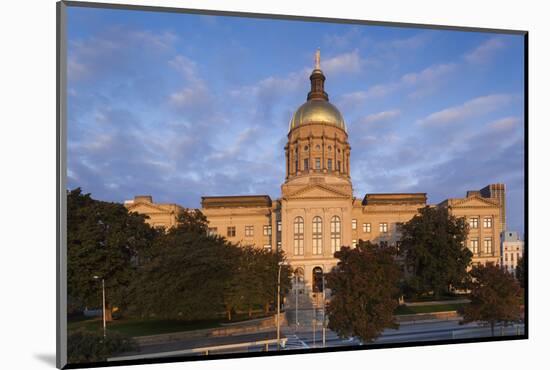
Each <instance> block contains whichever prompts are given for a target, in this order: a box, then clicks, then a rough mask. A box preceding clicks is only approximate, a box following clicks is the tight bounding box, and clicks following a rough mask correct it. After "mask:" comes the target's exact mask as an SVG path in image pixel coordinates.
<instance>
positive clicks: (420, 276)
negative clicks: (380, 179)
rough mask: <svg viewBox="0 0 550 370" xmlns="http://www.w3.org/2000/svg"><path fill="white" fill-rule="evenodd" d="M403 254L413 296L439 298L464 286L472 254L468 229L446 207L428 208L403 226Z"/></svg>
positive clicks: (461, 220) (408, 286)
mask: <svg viewBox="0 0 550 370" xmlns="http://www.w3.org/2000/svg"><path fill="white" fill-rule="evenodd" d="M400 231H401V253H402V255H403V256H404V261H405V265H406V266H407V270H408V271H409V272H411V275H410V276H409V277H408V279H407V284H406V286H407V288H408V289H409V291H411V292H412V293H413V294H433V295H435V296H436V297H437V296H439V295H441V294H442V293H444V292H448V291H449V289H450V287H455V288H456V287H461V286H463V284H464V283H465V281H466V279H467V276H468V273H467V268H468V266H469V265H470V262H471V259H472V253H471V252H470V250H469V249H468V248H467V247H466V237H467V233H468V225H467V224H466V221H465V220H464V219H463V218H457V217H454V216H452V215H450V214H449V212H448V210H447V209H446V208H443V207H425V208H422V209H420V211H419V214H418V215H416V216H414V217H413V218H412V219H411V220H410V221H409V222H406V223H404V224H402V225H401V228H400Z"/></svg>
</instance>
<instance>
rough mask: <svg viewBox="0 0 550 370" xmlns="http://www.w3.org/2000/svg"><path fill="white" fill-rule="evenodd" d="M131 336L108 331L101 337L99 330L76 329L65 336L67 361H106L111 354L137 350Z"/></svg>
mask: <svg viewBox="0 0 550 370" xmlns="http://www.w3.org/2000/svg"><path fill="white" fill-rule="evenodd" d="M137 348H138V347H137V344H136V342H135V341H134V339H133V338H131V337H127V336H124V335H122V334H119V333H109V334H108V335H107V337H105V338H104V337H103V334H102V333H101V332H95V331H87V330H84V329H79V330H76V331H74V332H72V333H70V334H69V336H68V338H67V357H68V362H69V363H80V362H101V361H106V360H107V358H108V357H111V356H112V355H113V354H116V353H120V352H125V351H132V350H137Z"/></svg>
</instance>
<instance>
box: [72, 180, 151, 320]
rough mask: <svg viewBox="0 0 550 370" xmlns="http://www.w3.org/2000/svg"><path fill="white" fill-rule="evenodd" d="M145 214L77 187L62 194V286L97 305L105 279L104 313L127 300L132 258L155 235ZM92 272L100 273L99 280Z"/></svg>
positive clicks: (74, 296) (133, 266) (132, 274)
mask: <svg viewBox="0 0 550 370" xmlns="http://www.w3.org/2000/svg"><path fill="white" fill-rule="evenodd" d="M155 234H156V232H155V231H154V230H153V229H151V228H150V227H149V225H147V224H146V223H145V217H144V216H142V215H138V214H136V213H128V211H127V210H126V208H125V207H124V206H123V205H122V204H119V203H109V202H102V201H98V200H95V199H92V197H91V196H90V194H83V193H82V191H81V189H80V188H77V189H74V190H71V191H68V192H67V290H68V296H69V299H70V300H71V301H77V302H79V305H81V306H91V307H98V306H101V283H100V279H104V280H105V291H106V306H107V310H106V316H107V320H110V319H111V311H112V308H113V307H118V308H121V309H122V308H124V307H125V306H126V305H127V304H128V300H127V297H128V294H129V285H130V283H131V282H132V281H133V280H134V279H135V272H136V264H135V261H136V258H137V256H138V255H139V254H140V251H143V250H145V249H146V248H147V247H148V246H149V245H150V243H151V241H152V240H153V238H154V237H155ZM94 276H97V277H99V279H98V280H95V279H94Z"/></svg>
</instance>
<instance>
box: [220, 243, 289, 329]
mask: <svg viewBox="0 0 550 370" xmlns="http://www.w3.org/2000/svg"><path fill="white" fill-rule="evenodd" d="M238 255H239V257H238V262H237V266H236V268H235V270H234V271H233V274H232V276H231V277H230V278H229V279H228V281H227V285H226V289H225V292H224V300H225V308H226V314H227V318H228V320H231V318H232V312H235V311H237V310H241V311H247V312H248V315H249V317H250V316H251V315H252V310H253V309H254V308H258V307H263V309H264V312H265V313H267V312H268V310H269V306H270V304H271V303H273V302H275V301H276V299H277V296H276V294H277V279H278V273H279V271H278V269H279V263H282V262H283V261H284V254H283V253H282V252H272V251H270V250H268V249H264V248H257V247H254V246H241V247H239V253H238ZM289 288H290V269H289V267H288V266H282V267H281V295H284V294H285V293H286V292H287V291H288V289H289Z"/></svg>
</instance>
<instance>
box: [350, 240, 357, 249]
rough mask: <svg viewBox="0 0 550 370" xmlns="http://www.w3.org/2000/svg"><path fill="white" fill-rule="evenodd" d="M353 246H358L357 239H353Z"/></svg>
mask: <svg viewBox="0 0 550 370" xmlns="http://www.w3.org/2000/svg"><path fill="white" fill-rule="evenodd" d="M351 247H352V248H355V247H357V240H355V239H353V240H352V241H351Z"/></svg>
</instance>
